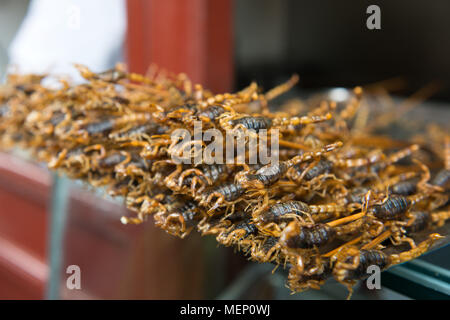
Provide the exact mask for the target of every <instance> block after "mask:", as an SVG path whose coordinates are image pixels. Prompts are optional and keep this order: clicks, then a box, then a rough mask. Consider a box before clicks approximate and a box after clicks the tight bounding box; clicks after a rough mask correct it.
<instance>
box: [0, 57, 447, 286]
mask: <svg viewBox="0 0 450 320" xmlns="http://www.w3.org/2000/svg"><path fill="white" fill-rule="evenodd" d="M76 67H77V68H78V70H79V72H80V74H81V75H82V77H83V78H84V79H85V80H86V81H85V82H84V83H81V84H77V85H72V84H70V83H69V82H68V81H67V80H63V79H58V86H49V85H47V86H45V85H43V84H42V82H43V80H44V79H45V78H46V77H47V76H45V75H18V74H11V75H9V76H8V79H7V81H6V83H5V84H4V85H2V86H1V87H0V145H1V147H2V149H4V150H7V149H10V148H12V147H19V148H23V149H26V150H29V151H30V152H31V153H32V155H33V157H34V158H35V159H37V160H38V161H40V162H45V163H47V164H48V167H49V168H50V169H53V170H58V171H59V172H61V173H63V174H65V175H66V176H68V177H70V178H72V179H81V180H83V181H86V182H87V183H89V184H90V185H93V186H95V187H104V188H105V189H106V190H107V192H108V193H109V194H110V195H112V196H117V197H121V198H123V199H124V201H125V203H126V206H127V207H128V208H130V209H131V210H132V211H134V212H135V214H134V215H132V216H128V217H122V222H123V223H124V224H139V223H142V222H144V221H146V220H147V219H149V218H150V217H152V219H153V220H154V222H155V224H156V225H157V226H158V227H160V228H162V229H164V230H165V231H167V232H168V233H169V234H172V235H175V236H178V237H181V238H185V237H186V236H187V235H188V234H189V233H190V232H191V231H192V230H194V229H195V230H197V231H198V232H200V233H201V234H202V235H213V236H214V237H216V239H217V241H218V242H219V243H220V244H222V245H224V246H233V247H235V248H236V250H237V251H240V252H242V253H243V254H245V255H247V256H248V257H249V259H251V260H252V261H257V262H265V263H273V264H275V265H280V266H283V267H284V268H288V270H289V276H288V279H287V285H288V286H289V288H290V289H291V290H292V291H293V292H299V291H302V290H305V289H308V288H314V289H319V288H320V286H321V285H322V284H323V283H324V282H325V281H326V280H327V279H328V278H331V277H334V278H335V279H336V280H337V281H339V282H340V283H342V284H344V285H346V286H347V287H348V288H349V290H350V291H351V290H352V287H353V286H354V284H355V282H356V281H357V280H358V279H361V278H363V277H365V276H366V269H367V267H368V266H370V265H377V266H378V267H379V268H380V269H381V270H383V269H385V268H387V267H389V266H392V265H395V264H399V263H402V262H404V261H408V260H411V259H414V258H416V257H418V256H420V255H421V254H423V253H425V252H427V251H428V250H429V249H430V248H431V246H432V245H433V244H435V242H436V241H437V240H438V239H440V238H442V236H441V235H439V234H438V233H433V230H434V229H436V228H438V227H442V226H443V225H444V224H445V222H446V220H447V219H449V217H450V211H449V195H450V193H449V190H450V183H449V181H450V179H449V178H450V138H449V134H448V132H446V131H445V129H442V128H439V127H438V126H436V125H432V124H431V125H429V126H428V129H427V130H425V132H424V133H422V134H420V135H416V136H412V137H411V138H410V139H396V138H394V137H393V136H392V135H387V134H384V133H383V131H382V128H383V127H385V126H387V125H388V122H389V123H391V122H394V121H395V116H394V115H395V111H393V112H392V114H391V116H388V117H386V113H384V114H379V115H377V114H376V112H375V111H373V110H372V109H370V108H368V107H367V103H364V101H365V100H364V99H365V94H364V93H363V89H362V88H361V87H356V88H354V89H353V90H349V92H350V96H349V97H348V99H347V100H346V101H345V102H342V101H341V102H335V101H332V100H329V99H324V100H322V101H316V102H314V103H312V102H311V103H307V102H306V101H303V100H299V99H294V100H288V101H287V102H285V103H283V104H281V105H280V106H278V107H277V108H273V107H274V106H275V104H274V102H273V100H274V99H275V98H277V97H278V96H280V95H281V94H283V93H285V92H286V91H288V90H289V89H291V88H292V87H293V86H294V85H295V84H296V83H297V81H298V77H297V76H293V77H292V78H291V79H289V80H288V81H287V82H286V83H284V84H281V85H280V86H278V87H275V88H273V89H271V90H269V91H267V92H263V91H262V90H261V88H260V87H259V86H258V85H257V84H256V83H251V84H250V85H249V86H248V87H246V88H244V89H243V90H241V91H239V92H236V93H232V94H230V93H224V94H217V95H214V94H212V93H211V92H209V91H208V90H205V89H203V87H202V86H201V85H195V84H193V83H192V82H191V81H190V80H189V78H188V77H187V76H186V75H185V74H171V73H168V72H165V71H161V70H159V69H157V68H151V69H150V70H149V72H148V73H147V74H146V75H145V76H143V75H139V74H135V73H130V72H127V71H126V68H125V66H124V65H121V64H118V65H117V66H116V67H115V68H114V69H112V70H108V71H106V72H102V73H94V72H92V71H90V70H89V69H88V68H87V67H85V66H81V65H77V66H76ZM277 100H278V99H277ZM273 109H275V110H273ZM199 127H200V128H201V129H200V130H201V131H200V134H199V132H198V128H199ZM180 129H182V130H183V132H185V133H187V134H188V136H189V138H186V135H185V136H180V135H174V133H175V132H176V130H180ZM196 130H197V132H195V131H196ZM207 131H209V132H213V133H214V137H215V139H214V142H216V144H215V146H216V148H215V149H214V150H213V151H211V150H210V149H211V148H208V146H209V143H208V142H210V141H211V140H212V139H209V140H208V138H207V137H206V135H205V133H206V132H207ZM230 133H231V134H232V137H235V138H236V139H228V136H229V135H230ZM262 133H264V134H262ZM221 134H222V137H225V136H226V137H227V139H225V138H223V139H222V141H221V142H222V145H219V144H217V142H219V141H218V140H220V139H219V138H218V137H219V136H220V135H221ZM174 137H175V138H174ZM209 138H210V137H209ZM274 138H276V139H274ZM238 139H241V140H240V141H241V142H242V143H243V145H244V147H245V148H247V149H248V150H246V149H245V148H244V150H246V151H244V152H243V153H242V152H241V154H240V156H239V159H238V157H233V156H231V157H230V155H229V154H227V159H224V157H225V156H221V153H225V150H227V151H229V150H234V151H236V148H235V147H234V142H236V141H235V140H238ZM274 141H276V145H274V143H275V142H274ZM230 143H231V144H233V146H231V147H230ZM217 145H219V147H218V148H217ZM263 146H265V147H266V149H271V152H272V153H273V154H270V156H275V155H276V156H277V157H276V161H275V160H274V159H275V157H271V158H270V159H271V160H272V161H269V162H267V161H266V160H267V159H258V157H256V161H255V157H253V156H252V154H251V153H252V152H250V151H251V150H250V149H251V148H253V151H254V150H262V149H264V148H263ZM250 147H251V148H250ZM267 147H268V148H267ZM271 147H276V148H271ZM274 150H275V151H274ZM206 151H210V153H209V154H210V155H212V156H213V157H214V160H215V161H210V160H211V157H205V156H203V157H199V155H204V154H206ZM237 153H238V152H237ZM194 157H195V158H196V160H197V161H196V162H195V163H194V162H193V161H192V159H193V158H194ZM250 158H252V160H253V161H250ZM180 159H181V160H183V161H180ZM221 160H223V161H221ZM230 160H232V161H230ZM260 160H261V161H260ZM262 160H265V161H262ZM417 233H422V234H424V233H425V236H424V237H422V239H421V240H420V241H417V240H415V239H416V238H415V234H417ZM393 246H395V247H398V248H399V250H398V251H397V252H396V253H390V252H389V250H388V249H389V248H390V247H393Z"/></svg>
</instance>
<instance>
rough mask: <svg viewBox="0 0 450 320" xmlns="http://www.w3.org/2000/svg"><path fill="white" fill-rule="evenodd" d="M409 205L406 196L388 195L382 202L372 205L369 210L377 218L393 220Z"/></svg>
mask: <svg viewBox="0 0 450 320" xmlns="http://www.w3.org/2000/svg"><path fill="white" fill-rule="evenodd" d="M409 206H410V201H409V200H408V198H405V197H402V196H392V197H389V198H388V199H387V200H386V201H385V202H384V203H382V204H380V205H374V206H373V207H372V208H370V212H371V213H373V215H374V216H375V217H377V218H379V219H382V220H393V219H396V218H398V217H399V216H401V215H402V214H403V213H404V212H405V211H406V210H408V208H409Z"/></svg>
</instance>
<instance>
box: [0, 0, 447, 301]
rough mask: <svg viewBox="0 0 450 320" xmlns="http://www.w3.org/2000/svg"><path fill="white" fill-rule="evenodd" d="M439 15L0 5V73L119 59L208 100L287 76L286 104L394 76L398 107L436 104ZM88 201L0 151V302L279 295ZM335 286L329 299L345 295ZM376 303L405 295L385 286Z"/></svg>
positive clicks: (352, 6)
mask: <svg viewBox="0 0 450 320" xmlns="http://www.w3.org/2000/svg"><path fill="white" fill-rule="evenodd" d="M371 4H376V5H378V6H379V7H380V9H381V30H369V29H368V28H367V27H366V20H367V18H368V17H369V15H368V14H367V13H366V9H367V7H368V6H369V5H371ZM448 12H450V2H449V1H446V0H436V1H433V2H432V3H430V2H426V1H420V0H410V1H395V2H394V1H375V2H374V1H370V2H369V1H333V0H320V1H303V0H243V1H239V0H234V1H233V0H214V1H210V0H189V1H185V0H95V1H91V0H32V1H27V0H0V76H1V77H4V75H5V73H6V70H11V71H19V72H38V73H58V74H64V75H68V76H70V77H72V78H73V79H74V81H78V80H80V78H79V76H78V75H77V74H76V72H75V70H74V68H73V66H72V65H73V63H81V64H85V65H87V66H89V67H90V68H91V69H93V70H94V71H103V70H106V69H108V68H111V67H112V66H114V64H115V63H116V62H119V61H125V62H126V63H127V64H128V65H129V68H130V69H131V70H132V71H134V72H140V73H145V72H146V70H147V68H148V66H149V65H150V64H151V63H156V64H157V65H159V66H160V67H162V68H165V69H167V70H169V71H173V72H186V73H187V74H188V75H189V76H190V77H191V78H192V79H193V80H194V81H195V82H198V83H202V84H203V85H204V86H205V87H207V88H210V89H212V90H213V91H215V92H225V91H231V90H235V89H239V88H242V87H244V86H246V85H248V84H249V82H251V81H253V80H256V81H257V82H258V83H259V84H261V85H262V86H263V87H264V88H265V89H269V88H271V87H273V86H275V85H276V84H279V83H280V82H282V81H284V80H286V79H288V78H289V77H290V76H291V75H292V74H293V73H298V74H299V75H300V79H301V80H300V83H299V84H298V85H297V87H296V88H295V89H294V91H293V92H294V93H293V94H294V95H296V94H303V93H305V92H306V93H309V92H315V91H317V90H322V89H324V88H330V87H353V86H356V85H367V84H372V83H379V82H381V81H385V80H390V79H391V80H392V79H394V80H393V81H390V82H389V81H388V82H387V83H390V84H392V86H391V87H390V88H388V89H389V90H390V91H393V92H395V94H396V95H398V96H400V97H402V96H403V97H407V96H409V95H411V94H412V93H414V92H416V91H417V90H419V88H422V87H424V86H427V85H429V84H430V83H433V84H435V85H436V86H435V87H438V88H439V90H437V91H436V93H435V94H434V95H433V97H432V98H431V100H433V101H439V102H440V103H439V104H438V105H439V108H445V107H448V102H449V100H450V60H449V57H450V41H449V39H450V20H449V19H448V17H447V13H448ZM100 199H102V198H101V196H97V195H96V194H95V192H93V191H92V190H86V188H85V187H80V185H78V184H77V183H70V182H68V181H65V180H64V179H60V178H58V177H55V176H52V175H51V174H50V173H49V172H48V171H47V170H46V169H45V168H44V167H43V166H41V165H38V164H35V163H33V162H29V161H27V160H24V159H21V158H20V157H17V156H16V155H11V154H4V153H0V203H1V204H2V206H1V208H0V298H19V299H22V298H25V299H42V298H51V299H54V298H68V299H77V298H107V299H108V298H109V299H115V298H138V299H141V298H142V299H144V298H162V299H177V298H178V299H181V298H185V299H191V298H215V297H228V298H230V297H242V296H243V295H242V294H243V293H242V292H243V291H242V288H241V289H239V288H236V286H235V284H236V279H240V280H238V281H240V283H241V284H242V283H247V284H248V285H249V286H250V284H249V283H251V282H252V281H253V282H254V281H256V280H255V279H260V280H261V281H259V282H258V283H259V286H257V287H255V286H253V291H252V292H251V293H248V292H247V293H246V295H244V296H246V297H252V298H255V297H256V298H258V297H260V298H274V297H288V293H289V292H288V290H287V289H285V288H283V287H282V286H283V285H282V283H281V282H277V283H275V284H274V281H275V282H276V281H278V280H277V279H278V278H276V277H274V278H270V279H272V280H267V279H269V278H267V277H266V274H267V271H268V270H266V269H264V268H263V269H258V270H259V271H258V270H256V271H255V270H253V271H252V272H247V275H246V273H245V272H242V270H247V269H245V268H248V265H247V261H246V259H245V258H243V257H239V256H237V255H235V254H234V253H233V252H232V250H229V249H227V248H216V244H215V241H214V239H199V238H198V237H197V236H196V235H192V236H190V237H189V238H188V240H185V241H181V240H179V239H175V238H174V237H171V236H169V235H166V234H165V233H164V232H163V231H160V230H158V229H156V228H154V227H153V226H152V225H151V224H150V223H149V224H146V225H144V226H126V227H125V226H123V225H121V224H120V222H119V217H120V216H121V215H122V214H124V210H125V209H124V208H123V206H121V205H120V203H117V202H115V201H112V200H110V199H106V200H100ZM447 262H448V259H447ZM69 265H78V266H79V267H80V269H81V277H82V278H81V279H82V282H81V283H82V290H69V289H67V287H66V283H65V281H66V279H67V277H68V274H67V273H66V268H67V266H69ZM260 268H261V267H260ZM447 268H448V265H447ZM261 270H262V271H261ZM269 271H270V270H269ZM269 273H270V272H269ZM241 277H243V278H241ZM242 279H246V280H245V281H247V282H245V281H244V280H242ZM252 279H253V280H252ZM264 279H265V280H264ZM273 279H275V280H273ZM263 280H264V281H263ZM419 282H420V281H419ZM332 286H333V284H332ZM341 289H343V288H339V289H331V291H330V292H332V294H331V295H329V296H328V297H335V298H336V297H341V298H342V297H343V298H345V296H346V294H345V289H343V291H342V295H341V293H340V292H341V291H339V290H341ZM333 290H334V291H333ZM336 290H337V291H336ZM237 292H240V294H241V296H239V295H238V293H237ZM336 292H338V293H336ZM333 294H334V296H333ZM356 296H357V295H356ZM297 297H300V298H302V297H305V298H306V297H309V296H304V295H303V296H302V295H297ZM311 297H315V298H318V297H319V298H326V297H327V296H326V295H322V296H320V294H319V295H317V294H316V296H314V295H313V296H311ZM361 297H363V298H370V297H371V296H369V295H367V293H362V296H361ZM377 297H378V298H380V297H384V298H386V297H396V298H399V297H401V298H407V297H411V295H400V294H398V293H392V292H391V291H389V289H386V291H383V293H382V294H379V295H378V296H376V297H375V298H377ZM372 298H373V297H372Z"/></svg>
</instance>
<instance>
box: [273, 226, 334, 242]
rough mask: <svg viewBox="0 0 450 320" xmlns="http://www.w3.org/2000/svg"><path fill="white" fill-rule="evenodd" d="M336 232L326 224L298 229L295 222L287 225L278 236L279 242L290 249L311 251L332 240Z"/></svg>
mask: <svg viewBox="0 0 450 320" xmlns="http://www.w3.org/2000/svg"><path fill="white" fill-rule="evenodd" d="M335 235H336V232H335V231H334V229H333V228H331V227H330V226H328V225H326V224H320V223H318V224H315V225H305V226H303V227H300V226H299V225H298V223H297V222H296V221H293V222H291V223H289V225H288V226H287V227H286V228H285V230H283V232H282V235H281V236H280V241H281V242H283V243H284V244H285V245H286V247H288V248H292V249H313V248H316V247H317V248H318V247H322V246H324V245H325V244H327V243H329V242H330V241H331V240H332V239H334V237H335Z"/></svg>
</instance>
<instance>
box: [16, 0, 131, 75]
mask: <svg viewBox="0 0 450 320" xmlns="http://www.w3.org/2000/svg"><path fill="white" fill-rule="evenodd" d="M125 32H126V6H125V0H33V1H32V2H31V4H30V7H29V10H28V13H27V15H26V17H25V19H24V21H23V23H22V25H21V27H20V29H19V31H18V33H17V35H16V37H15V38H14V40H13V42H12V43H11V45H10V47H9V57H10V65H12V66H13V67H17V68H18V71H19V72H21V73H28V72H33V73H52V74H58V75H69V76H70V77H71V78H72V79H73V80H75V81H79V80H81V78H80V77H79V75H78V73H77V71H76V70H75V69H74V67H73V64H74V63H81V64H85V65H86V66H88V67H89V68H91V69H92V70H93V71H104V70H106V69H108V68H111V67H112V66H113V65H114V64H115V63H116V62H118V61H120V60H122V59H123V56H122V48H123V44H124V40H125Z"/></svg>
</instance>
